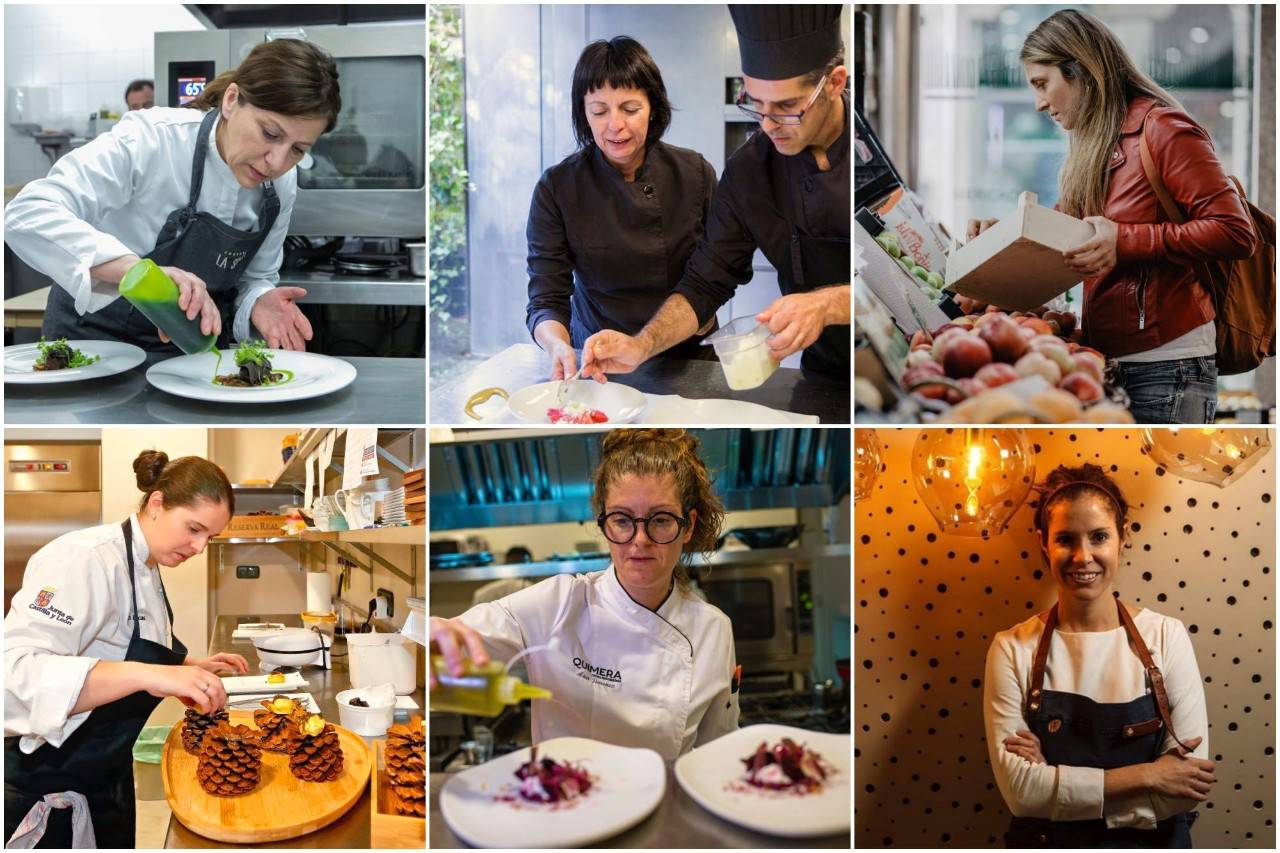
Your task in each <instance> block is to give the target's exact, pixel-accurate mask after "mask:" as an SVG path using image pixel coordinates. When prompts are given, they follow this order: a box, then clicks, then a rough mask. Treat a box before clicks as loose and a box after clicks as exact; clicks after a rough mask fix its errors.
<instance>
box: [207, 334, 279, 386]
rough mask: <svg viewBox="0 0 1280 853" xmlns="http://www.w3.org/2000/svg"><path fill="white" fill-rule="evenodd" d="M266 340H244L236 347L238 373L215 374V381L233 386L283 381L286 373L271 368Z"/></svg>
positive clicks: (273, 383)
mask: <svg viewBox="0 0 1280 853" xmlns="http://www.w3.org/2000/svg"><path fill="white" fill-rule="evenodd" d="M266 346H267V345H266V342H265V341H242V342H241V344H240V345H239V346H238V347H236V353H235V356H236V367H238V368H239V371H238V372H236V373H227V374H225V375H222V376H215V377H214V379H213V381H214V382H216V383H217V384H219V385H227V386H229V387H232V388H258V387H261V386H263V385H276V384H279V383H280V382H283V381H284V380H285V378H286V374H284V373H282V372H278V371H273V370H272V369H271V358H270V353H269V351H268V350H267V348H266Z"/></svg>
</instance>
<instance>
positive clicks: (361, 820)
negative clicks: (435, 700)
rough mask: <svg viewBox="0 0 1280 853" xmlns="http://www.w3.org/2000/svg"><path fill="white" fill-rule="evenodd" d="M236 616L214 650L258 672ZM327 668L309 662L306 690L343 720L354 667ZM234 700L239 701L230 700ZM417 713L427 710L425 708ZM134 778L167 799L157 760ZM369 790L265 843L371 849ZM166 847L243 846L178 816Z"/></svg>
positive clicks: (290, 621)
mask: <svg viewBox="0 0 1280 853" xmlns="http://www.w3.org/2000/svg"><path fill="white" fill-rule="evenodd" d="M260 618H261V619H262V620H264V621H269V622H283V623H284V624H285V625H287V626H294V627H301V625H302V620H301V619H299V618H298V615H297V614H296V613H294V614H283V613H274V614H262V615H261V617H260ZM237 621H239V620H238V618H237V617H235V616H219V617H218V618H217V622H216V623H215V625H214V630H213V638H212V640H211V641H210V643H209V651H210V653H214V652H235V653H236V654H239V655H243V656H244V658H245V660H247V661H248V662H249V672H250V673H251V674H252V673H258V672H260V671H261V670H259V669H258V654H257V649H255V648H254V646H253V643H252V642H250V641H249V640H233V639H232V638H231V632H232V631H234V630H235V627H236V623H237ZM335 648H336V650H337V652H338V653H339V654H340V655H342V654H343V653H344V652H345V651H346V644H345V643H342V642H339V643H338V644H337V645H336V647H335ZM331 666H332V668H331V669H329V670H322V669H319V668H317V667H307V668H305V669H303V670H302V676H303V678H305V679H306V680H307V691H308V692H310V693H311V695H312V696H313V697H314V698H315V700H316V704H318V705H319V706H320V713H321V714H323V715H324V718H325V719H326V720H330V721H332V722H335V723H336V722H339V715H338V701H337V696H338V693H340V692H341V691H343V690H346V689H348V688H349V687H350V686H351V676H350V670H349V669H348V667H347V658H346V657H345V655H344V656H342V657H335V658H334V659H333V662H332V664H331ZM413 700H414V701H415V702H417V703H418V707H419V708H421V709H424V710H425V708H426V703H427V698H426V691H425V690H421V689H419V690H416V691H414V693H413ZM232 701H235V700H234V699H232ZM418 713H423V712H422V711H420V712H418ZM396 717H397V719H396V722H404V721H405V720H407V719H408V716H407V715H406V713H405V712H404V711H397V712H396ZM363 739H364V742H365V743H366V744H368V745H369V748H370V749H371V750H372V749H373V742H374V741H375V740H382V738H369V737H366V738H363ZM134 779H135V782H136V784H137V793H136V797H137V798H138V799H139V800H163V799H165V795H164V780H163V779H162V778H161V773H160V765H159V764H139V763H136V762H135V763H134ZM370 808H371V806H370V793H369V789H368V788H365V790H364V793H362V794H361V795H360V799H359V800H357V801H356V804H355V805H353V806H352V807H351V809H350V810H349V811H348V812H347V813H346V814H344V815H343V816H342V817H340V818H338V819H337V820H336V821H334V822H333V823H331V824H329V825H328V826H326V827H323V828H321V829H318V830H316V831H315V832H309V833H307V834H306V835H303V836H299V837H298V838H291V839H287V840H285V841H274V842H270V843H268V844H265V845H261V846H265V847H305V848H345V849H348V850H351V849H355V850H361V849H364V850H367V849H369V844H370V841H369V812H370ZM164 846H165V847H166V848H170V847H180V848H210V847H242V846H243V845H240V844H227V843H225V842H221V841H214V840H212V839H209V838H205V837H204V836H203V835H197V834H196V833H194V832H192V831H191V830H189V829H187V828H186V827H185V826H183V825H182V824H181V823H179V822H178V820H177V818H174V817H172V816H171V817H170V818H169V832H168V835H167V836H166V838H165V845H164Z"/></svg>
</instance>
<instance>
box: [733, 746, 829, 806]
mask: <svg viewBox="0 0 1280 853" xmlns="http://www.w3.org/2000/svg"><path fill="white" fill-rule="evenodd" d="M742 763H743V764H745V765H746V772H745V774H744V776H743V781H744V782H746V783H747V784H748V785H750V786H752V787H754V788H765V789H768V790H770V791H790V792H793V793H798V794H811V793H814V792H816V791H820V790H822V786H823V784H825V783H826V781H827V777H828V776H830V775H831V774H832V772H833V769H832V767H831V765H830V764H828V763H827V762H826V761H824V760H823V758H822V756H821V755H819V754H818V753H816V752H814V751H813V750H811V749H809V748H808V747H807V746H805V745H803V744H799V743H796V742H795V741H793V740H792V739H791V738H785V737H784V738H783V739H782V740H781V741H780V742H779V743H778V744H777V745H775V746H769V745H768V744H767V743H763V742H762V743H761V744H760V745H759V746H758V747H756V751H755V752H753V753H752V754H751V755H748V756H747V757H746V758H744V759H742Z"/></svg>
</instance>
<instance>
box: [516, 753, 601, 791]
mask: <svg viewBox="0 0 1280 853" xmlns="http://www.w3.org/2000/svg"><path fill="white" fill-rule="evenodd" d="M516 778H517V779H519V780H520V799H522V800H525V801H527V802H530V803H565V802H569V801H571V800H576V799H577V798H579V797H581V796H582V795H583V794H585V793H587V792H588V791H590V790H591V776H590V774H588V773H587V771H586V770H584V769H583V768H581V767H579V766H578V765H576V764H573V763H572V762H569V761H556V760H554V759H551V758H543V759H539V758H538V747H537V746H534V747H533V748H532V749H531V750H529V760H528V761H526V762H525V763H524V764H521V765H520V767H519V768H518V769H517V770H516Z"/></svg>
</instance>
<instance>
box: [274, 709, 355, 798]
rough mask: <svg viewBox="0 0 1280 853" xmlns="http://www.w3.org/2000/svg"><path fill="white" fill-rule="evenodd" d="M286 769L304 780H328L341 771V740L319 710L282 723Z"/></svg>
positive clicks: (330, 780)
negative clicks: (297, 722)
mask: <svg viewBox="0 0 1280 853" xmlns="http://www.w3.org/2000/svg"><path fill="white" fill-rule="evenodd" d="M285 732H286V734H287V738H288V745H287V748H286V749H285V750H284V751H285V752H287V753H288V754H289V770H290V771H291V772H292V773H293V775H294V776H296V777H298V778H299V779H301V780H303V781H304V782H332V781H333V780H334V779H337V778H338V776H339V775H341V774H342V744H341V743H340V742H339V741H338V730H337V729H335V728H334V727H333V726H331V725H330V724H328V723H326V722H325V721H324V717H322V716H320V715H319V714H311V715H310V716H308V717H307V718H306V719H305V720H303V721H302V722H301V723H299V724H296V725H295V724H293V723H290V725H288V726H286V727H285Z"/></svg>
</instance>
